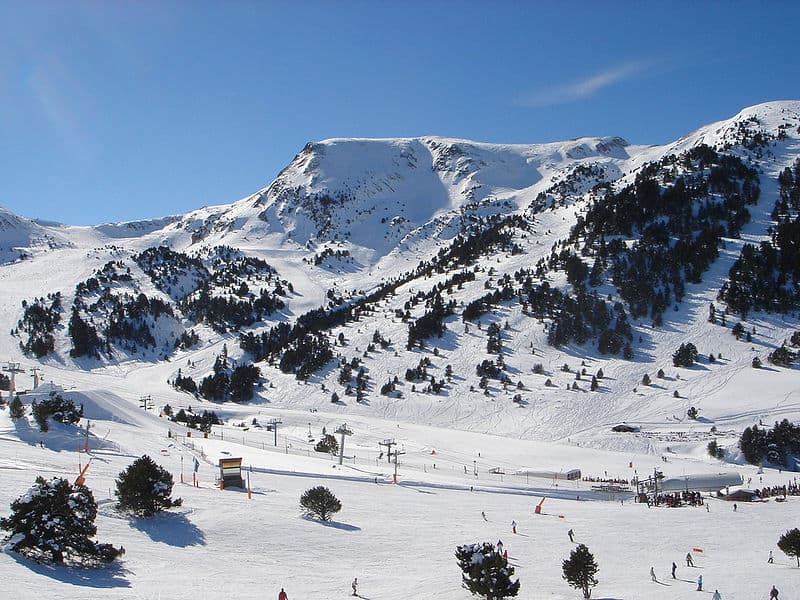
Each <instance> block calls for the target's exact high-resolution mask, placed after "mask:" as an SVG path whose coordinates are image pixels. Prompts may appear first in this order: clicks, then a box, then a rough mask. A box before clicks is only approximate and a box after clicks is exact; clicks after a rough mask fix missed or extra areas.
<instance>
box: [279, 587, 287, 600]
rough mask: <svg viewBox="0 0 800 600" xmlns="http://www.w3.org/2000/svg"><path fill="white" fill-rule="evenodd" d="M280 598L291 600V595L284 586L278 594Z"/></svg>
mask: <svg viewBox="0 0 800 600" xmlns="http://www.w3.org/2000/svg"><path fill="white" fill-rule="evenodd" d="M278 600H289V596H287V595H286V592H285V591H284V589H283V588H281V593H280V594H278Z"/></svg>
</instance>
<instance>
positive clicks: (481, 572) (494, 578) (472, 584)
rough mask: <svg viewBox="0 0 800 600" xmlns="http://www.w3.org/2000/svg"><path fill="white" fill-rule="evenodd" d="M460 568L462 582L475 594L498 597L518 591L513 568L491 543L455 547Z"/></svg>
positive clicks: (508, 595) (491, 597)
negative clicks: (513, 578)
mask: <svg viewBox="0 0 800 600" xmlns="http://www.w3.org/2000/svg"><path fill="white" fill-rule="evenodd" d="M456 559H457V560H458V566H459V567H460V568H461V571H462V575H461V578H462V585H463V586H464V588H465V589H467V590H469V591H470V592H472V594H474V595H475V596H480V597H482V598H486V600H499V599H500V598H508V597H511V596H516V595H517V594H518V593H519V579H517V580H516V581H512V580H511V577H512V576H513V575H514V567H512V566H510V565H509V564H508V561H507V560H506V559H505V558H503V555H502V554H500V553H499V552H498V551H497V550H496V549H495V547H494V544H491V543H489V542H483V543H482V544H465V545H463V546H458V547H457V548H456Z"/></svg>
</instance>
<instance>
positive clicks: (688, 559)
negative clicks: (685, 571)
mask: <svg viewBox="0 0 800 600" xmlns="http://www.w3.org/2000/svg"><path fill="white" fill-rule="evenodd" d="M686 566H687V567H693V566H694V561H693V560H692V553H691V552H687V553H686Z"/></svg>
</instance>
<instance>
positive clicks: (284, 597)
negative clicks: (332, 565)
mask: <svg viewBox="0 0 800 600" xmlns="http://www.w3.org/2000/svg"><path fill="white" fill-rule="evenodd" d="M350 587H351V588H353V594H352V595H353V596H358V577H353V583H351V584H350ZM278 600H289V596H288V595H287V594H286V590H284V589H283V588H281V591H280V592H279V593H278Z"/></svg>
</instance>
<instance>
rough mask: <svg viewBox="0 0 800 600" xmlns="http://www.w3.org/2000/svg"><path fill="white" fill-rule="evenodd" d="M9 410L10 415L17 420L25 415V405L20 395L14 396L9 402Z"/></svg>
mask: <svg viewBox="0 0 800 600" xmlns="http://www.w3.org/2000/svg"><path fill="white" fill-rule="evenodd" d="M8 412H9V416H10V417H11V418H12V419H15V420H16V419H21V418H22V417H24V416H25V405H24V404H22V400H20V399H19V396H14V399H13V400H12V401H11V402H10V403H9V404H8Z"/></svg>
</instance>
